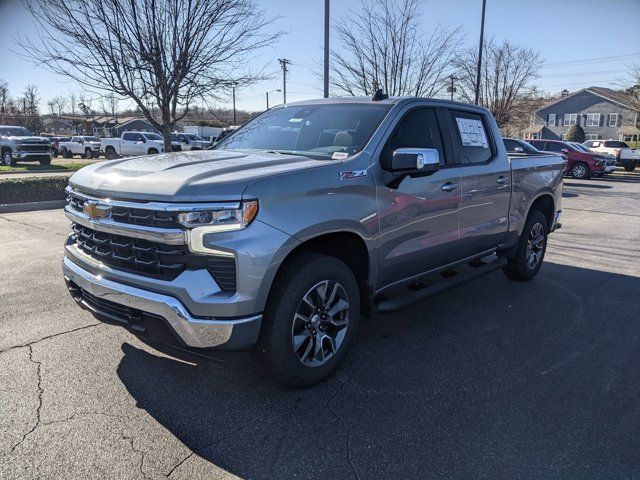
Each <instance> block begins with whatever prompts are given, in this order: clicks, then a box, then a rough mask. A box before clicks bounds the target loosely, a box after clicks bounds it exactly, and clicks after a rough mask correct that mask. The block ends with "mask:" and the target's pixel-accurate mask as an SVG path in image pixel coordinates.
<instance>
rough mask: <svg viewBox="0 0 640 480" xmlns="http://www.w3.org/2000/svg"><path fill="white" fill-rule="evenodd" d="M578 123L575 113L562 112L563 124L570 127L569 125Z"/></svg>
mask: <svg viewBox="0 0 640 480" xmlns="http://www.w3.org/2000/svg"><path fill="white" fill-rule="evenodd" d="M576 123H578V114H577V113H565V114H564V126H565V127H570V126H571V125H575V124H576Z"/></svg>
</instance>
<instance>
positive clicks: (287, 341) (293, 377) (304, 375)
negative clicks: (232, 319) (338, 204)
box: [258, 253, 360, 388]
mask: <svg viewBox="0 0 640 480" xmlns="http://www.w3.org/2000/svg"><path fill="white" fill-rule="evenodd" d="M283 268H284V270H283V271H282V272H280V273H279V274H278V277H277V279H276V281H275V283H274V285H273V287H272V290H271V293H270V295H269V300H268V302H267V307H266V309H265V312H264V316H263V324H262V325H263V326H262V332H261V335H260V340H259V342H258V350H259V351H260V353H261V354H263V355H264V356H265V358H266V361H267V362H266V363H267V365H269V367H270V369H271V372H272V374H273V375H274V376H275V378H276V379H277V380H278V381H279V382H281V383H283V384H285V385H287V386H290V387H293V388H302V387H309V386H311V385H314V384H316V383H318V382H320V381H321V380H324V379H326V378H327V377H328V376H329V375H331V373H332V372H333V371H334V370H335V369H336V367H337V366H338V365H339V364H340V362H341V361H342V359H343V358H344V356H345V354H346V353H347V350H348V347H349V345H350V344H351V342H352V341H353V338H354V337H355V334H356V332H357V329H358V322H359V316H360V290H359V288H358V282H357V281H356V278H355V276H354V274H353V272H352V271H351V269H350V268H349V267H348V266H347V265H346V264H345V263H344V262H342V261H340V260H338V259H337V258H334V257H330V256H327V255H321V254H316V253H305V254H300V255H299V256H297V257H295V258H294V259H292V260H291V261H290V262H288V263H287V264H286V265H285V266H284V267H283ZM323 291H324V293H325V295H324V299H323V300H322V301H321V300H320V298H321V297H322V295H321V293H322V292H323ZM305 299H306V300H305ZM325 302H326V303H325ZM345 302H346V306H345ZM310 303H312V304H314V305H321V304H324V305H322V306H321V307H320V308H322V309H323V310H321V311H320V312H318V311H315V312H316V313H314V310H313V309H312V307H311V305H310ZM336 308H338V309H339V310H336ZM331 310H334V311H335V313H334V315H333V317H331ZM324 312H326V313H324ZM323 317H324V318H323ZM296 342H298V343H297V349H296ZM331 347H333V348H331ZM325 350H326V351H325Z"/></svg>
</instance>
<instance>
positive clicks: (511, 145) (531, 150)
mask: <svg viewBox="0 0 640 480" xmlns="http://www.w3.org/2000/svg"><path fill="white" fill-rule="evenodd" d="M502 141H503V142H504V147H505V148H506V149H507V153H511V154H523V155H544V154H548V153H550V152H541V151H540V150H538V149H537V148H536V147H534V146H533V145H531V144H530V143H527V142H526V141H524V140H520V139H519V138H503V139H502ZM556 155H559V156H560V157H561V158H562V162H563V164H564V168H563V173H565V174H566V173H567V172H566V170H567V165H568V159H567V156H566V155H565V154H564V153H558V154H556Z"/></svg>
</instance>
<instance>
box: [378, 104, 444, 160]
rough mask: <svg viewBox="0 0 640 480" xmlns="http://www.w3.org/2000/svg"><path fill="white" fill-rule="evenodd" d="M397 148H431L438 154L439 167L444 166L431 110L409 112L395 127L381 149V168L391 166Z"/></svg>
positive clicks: (438, 129) (435, 121)
mask: <svg viewBox="0 0 640 480" xmlns="http://www.w3.org/2000/svg"><path fill="white" fill-rule="evenodd" d="M398 148H433V149H436V150H438V153H439V154H440V165H444V164H445V162H444V149H443V148H442V137H441V136H440V128H439V127H438V120H437V118H436V114H435V112H434V111H433V109H431V108H416V109H414V110H411V111H410V112H408V113H407V114H405V116H404V117H403V118H402V120H400V123H398V125H396V128H395V129H394V130H393V133H392V134H391V136H390V137H389V139H388V140H387V143H386V145H385V146H384V148H383V149H382V155H381V157H380V162H381V164H382V167H383V168H389V167H390V166H391V159H392V157H393V152H394V151H395V150H397V149H398Z"/></svg>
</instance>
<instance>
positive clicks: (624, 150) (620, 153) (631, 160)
mask: <svg viewBox="0 0 640 480" xmlns="http://www.w3.org/2000/svg"><path fill="white" fill-rule="evenodd" d="M583 145H584V146H585V147H586V148H588V149H589V150H591V151H592V152H596V153H608V154H610V155H613V156H614V157H615V159H616V163H617V164H618V165H620V166H621V167H622V168H624V169H625V170H626V171H627V172H633V171H634V170H635V169H636V167H637V166H638V165H640V149H638V148H631V147H630V146H629V145H627V143H626V142H621V141H618V140H587V141H586V142H584V143H583Z"/></svg>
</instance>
